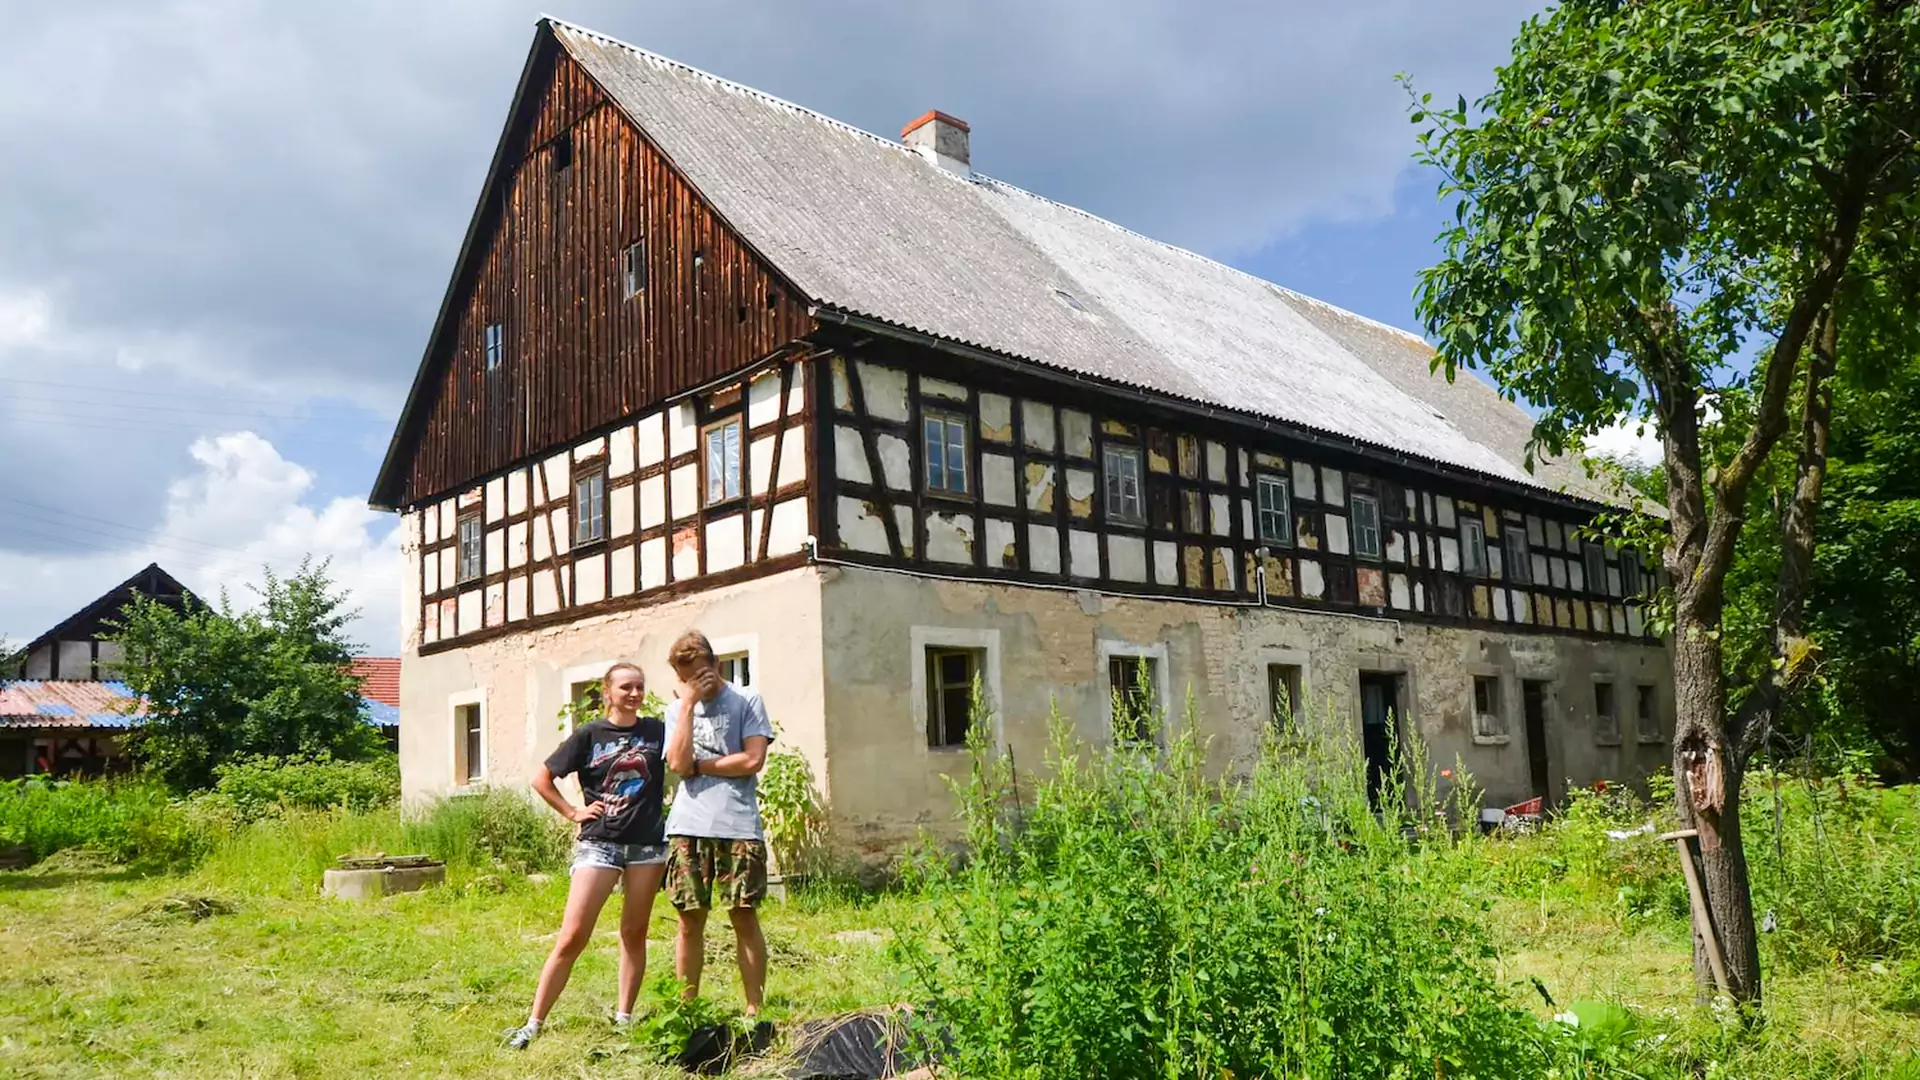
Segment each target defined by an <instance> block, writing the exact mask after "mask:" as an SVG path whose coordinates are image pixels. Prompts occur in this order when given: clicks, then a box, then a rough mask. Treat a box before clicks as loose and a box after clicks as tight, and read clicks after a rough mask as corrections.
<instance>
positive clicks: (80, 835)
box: [0, 777, 217, 868]
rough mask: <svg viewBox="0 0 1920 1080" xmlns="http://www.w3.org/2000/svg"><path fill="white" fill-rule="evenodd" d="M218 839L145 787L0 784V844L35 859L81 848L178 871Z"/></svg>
mask: <svg viewBox="0 0 1920 1080" xmlns="http://www.w3.org/2000/svg"><path fill="white" fill-rule="evenodd" d="M216 839H217V836H216V835H215V834H211V833H209V832H208V831H207V830H205V829H203V828H201V827H199V825H198V823H197V822H196V821H195V820H194V819H193V818H192V817H191V816H190V815H189V814H187V813H185V812H184V811H183V808H182V807H181V806H180V805H179V804H178V803H176V802H174V801H173V800H172V799H170V798H169V796H168V794H167V791H166V789H165V788H163V787H161V786H160V785H159V784H156V783H152V782H150V781H145V780H137V779H112V780H48V779H45V778H41V777H25V778H22V779H19V780H12V781H7V782H5V783H0V845H10V844H19V845H23V846H25V847H26V848H27V850H28V852H29V853H30V854H31V855H32V857H33V858H35V859H44V858H46V857H47V856H49V855H52V854H53V853H54V852H56V851H65V850H69V849H80V848H84V849H87V850H91V851H96V852H99V853H100V854H101V855H102V856H104V857H106V858H108V859H111V860H112V861H114V862H116V863H123V864H129V865H137V866H140V867H143V868H165V867H178V866H185V865H187V864H190V863H192V862H193V861H194V860H195V859H197V858H198V857H200V856H201V855H202V854H204V853H205V852H206V851H207V850H209V849H210V848H211V846H212V844H213V843H214V841H215V840H216Z"/></svg>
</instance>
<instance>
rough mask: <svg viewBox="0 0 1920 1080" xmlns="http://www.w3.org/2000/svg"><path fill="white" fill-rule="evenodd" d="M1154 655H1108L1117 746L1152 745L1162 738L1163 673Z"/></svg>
mask: <svg viewBox="0 0 1920 1080" xmlns="http://www.w3.org/2000/svg"><path fill="white" fill-rule="evenodd" d="M1156 666H1157V665H1156V664H1155V662H1154V658H1153V657H1151V656H1111V657H1108V658H1107V691H1108V693H1109V694H1110V695H1111V696H1112V699H1113V741H1114V745H1116V746H1151V745H1154V744H1155V743H1157V742H1158V741H1159V730H1158V729H1159V717H1158V716H1157V715H1156V713H1157V712H1158V710H1157V709H1156V708H1155V707H1154V702H1155V699H1156V698H1157V697H1158V691H1157V690H1156V687H1158V686H1159V684H1160V673H1159V672H1158V671H1156V670H1155V667H1156Z"/></svg>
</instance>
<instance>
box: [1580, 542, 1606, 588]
mask: <svg viewBox="0 0 1920 1080" xmlns="http://www.w3.org/2000/svg"><path fill="white" fill-rule="evenodd" d="M1580 556H1581V558H1583V559H1585V560H1586V564H1587V591H1588V592H1590V593H1599V594H1602V595H1604V594H1605V593H1606V591H1607V553H1606V551H1605V550H1603V549H1602V548H1601V547H1600V545H1599V544H1588V545H1586V546H1585V547H1584V548H1582V549H1581V551H1580Z"/></svg>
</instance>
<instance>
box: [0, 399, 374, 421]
mask: <svg viewBox="0 0 1920 1080" xmlns="http://www.w3.org/2000/svg"><path fill="white" fill-rule="evenodd" d="M209 400H213V401H218V400H220V399H219V398H211V399H209ZM14 401H15V402H16V403H17V404H20V405H84V406H86V407H87V408H89V409H137V410H139V411H141V412H162V413H192V414H202V413H210V414H218V415H224V416H260V417H265V418H271V419H280V420H309V419H343V420H344V419H348V418H349V414H350V413H351V414H368V415H374V416H378V414H376V413H373V411H372V410H371V409H359V408H355V407H352V406H346V407H341V406H326V407H324V408H323V409H314V408H313V407H311V406H308V409H309V410H310V411H309V412H307V413H306V414H304V415H303V414H298V413H286V414H282V413H267V412H262V411H260V410H259V409H217V408H204V407H197V406H187V405H137V404H134V403H132V402H120V401H90V400H88V399H86V398H49V397H22V398H15V399H14ZM278 404H281V405H292V406H294V407H295V408H299V407H300V406H299V404H298V403H297V402H279V403H278ZM325 409H336V410H338V415H337V416H336V415H334V414H332V413H329V412H327V411H325ZM355 418H357V416H356V417H355Z"/></svg>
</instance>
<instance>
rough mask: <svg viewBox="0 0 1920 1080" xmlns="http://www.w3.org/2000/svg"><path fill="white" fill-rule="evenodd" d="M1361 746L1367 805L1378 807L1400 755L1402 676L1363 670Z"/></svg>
mask: <svg viewBox="0 0 1920 1080" xmlns="http://www.w3.org/2000/svg"><path fill="white" fill-rule="evenodd" d="M1360 749H1361V751H1362V752H1364V753H1365V754H1366V756H1367V805H1369V806H1371V807H1373V808H1374V809H1376V810H1378V809H1379V808H1380V791H1381V789H1382V788H1384V787H1386V784H1387V778H1388V777H1390V776H1392V775H1394V770H1395V769H1396V768H1397V767H1398V761H1399V755H1400V676H1398V675H1392V674H1388V673H1385V672H1378V671H1363V672H1361V673H1360Z"/></svg>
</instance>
